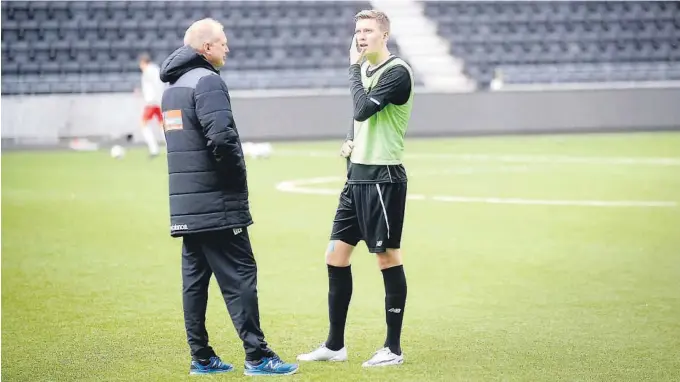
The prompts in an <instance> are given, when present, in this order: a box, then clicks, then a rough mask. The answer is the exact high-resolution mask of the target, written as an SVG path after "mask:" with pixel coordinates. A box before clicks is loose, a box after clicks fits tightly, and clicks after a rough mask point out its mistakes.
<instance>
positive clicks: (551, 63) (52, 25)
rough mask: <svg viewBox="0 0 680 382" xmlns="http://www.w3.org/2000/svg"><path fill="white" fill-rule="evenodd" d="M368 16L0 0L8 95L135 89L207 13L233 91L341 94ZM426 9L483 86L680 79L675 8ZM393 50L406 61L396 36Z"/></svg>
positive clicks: (678, 8) (498, 4) (259, 4)
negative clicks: (151, 63)
mask: <svg viewBox="0 0 680 382" xmlns="http://www.w3.org/2000/svg"><path fill="white" fill-rule="evenodd" d="M366 8H371V5H370V3H369V1H368V0H366V1H353V2H347V1H335V2H334V1H319V2H307V1H305V2H303V1H193V0H188V1H107V2H104V1H9V2H8V1H3V2H2V94H17V93H28V94H33V93H71V92H120V91H131V90H132V89H133V88H134V87H135V86H137V84H138V82H139V70H138V68H137V57H138V55H139V54H140V53H142V52H149V53H150V54H151V55H152V57H153V59H154V60H155V61H157V62H160V61H161V60H162V59H163V58H165V57H166V56H167V55H168V54H169V53H170V52H172V51H173V50H174V49H175V48H177V47H179V46H180V45H181V43H182V37H183V34H184V31H185V30H186V28H187V27H188V26H189V24H190V23H191V22H192V21H193V20H196V19H199V18H203V17H207V16H210V17H213V18H215V19H217V20H219V21H221V22H222V23H223V24H224V25H225V29H226V32H227V36H228V38H229V40H230V42H229V46H230V49H231V53H230V57H229V60H228V64H227V66H226V67H225V68H224V70H223V75H224V76H225V78H227V80H228V83H229V86H230V87H231V88H232V89H264V88H279V89H291V88H310V87H312V88H327V87H345V86H347V71H346V68H347V49H348V45H349V44H348V40H349V38H350V37H351V34H352V29H353V22H352V16H353V15H354V14H355V13H356V12H357V11H359V10H361V9H366ZM424 9H425V13H426V16H427V17H429V18H431V19H432V20H434V21H435V23H436V25H437V31H438V33H439V34H440V35H441V36H443V37H444V38H445V39H446V40H447V41H448V42H449V44H450V47H451V52H452V54H453V55H455V56H457V57H459V58H461V59H462V60H463V62H464V67H465V74H466V75H468V76H470V77H471V78H473V79H475V80H477V81H478V82H479V83H480V84H481V86H482V87H485V86H487V85H488V84H489V83H490V81H491V80H492V79H493V78H494V76H496V75H502V79H503V81H504V82H505V83H521V84H527V83H528V84H531V83H550V82H558V83H569V82H603V81H649V80H653V81H662V80H680V2H674V1H665V2H663V1H637V2H632V1H631V2H618V1H571V2H563V1H561V2H557V1H536V2H529V1H460V2H453V1H424ZM390 49H391V50H392V51H393V52H395V53H397V54H398V53H399V46H398V42H395V40H394V39H391V40H390ZM414 69H415V70H416V72H417V71H418V70H426V68H418V67H416V68H414ZM416 78H417V79H418V81H419V78H420V77H419V76H417V75H416ZM418 84H421V82H418Z"/></svg>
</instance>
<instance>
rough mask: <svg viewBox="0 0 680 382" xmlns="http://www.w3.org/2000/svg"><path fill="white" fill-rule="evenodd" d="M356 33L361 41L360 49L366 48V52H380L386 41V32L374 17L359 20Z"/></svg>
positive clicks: (358, 40) (359, 41)
mask: <svg viewBox="0 0 680 382" xmlns="http://www.w3.org/2000/svg"><path fill="white" fill-rule="evenodd" d="M354 34H355V35H356V37H357V42H358V43H359V49H366V54H367V55H369V54H372V53H377V52H379V51H380V50H381V49H382V48H383V47H384V46H385V42H386V32H384V31H383V30H382V29H381V28H380V25H378V22H377V21H376V20H373V19H360V20H357V24H356V28H355V30H354Z"/></svg>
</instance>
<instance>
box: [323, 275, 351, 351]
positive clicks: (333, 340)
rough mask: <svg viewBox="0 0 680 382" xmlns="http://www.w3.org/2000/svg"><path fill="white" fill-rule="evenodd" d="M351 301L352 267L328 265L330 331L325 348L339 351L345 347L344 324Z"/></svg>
mask: <svg viewBox="0 0 680 382" xmlns="http://www.w3.org/2000/svg"><path fill="white" fill-rule="evenodd" d="M351 299H352V266H351V265H350V266H347V267H334V266H332V265H328V320H329V321H330V329H329V331H328V339H327V340H326V347H327V348H328V349H330V350H334V351H337V350H340V349H342V348H343V347H345V322H346V321H347V309H348V308H349V301H350V300H351Z"/></svg>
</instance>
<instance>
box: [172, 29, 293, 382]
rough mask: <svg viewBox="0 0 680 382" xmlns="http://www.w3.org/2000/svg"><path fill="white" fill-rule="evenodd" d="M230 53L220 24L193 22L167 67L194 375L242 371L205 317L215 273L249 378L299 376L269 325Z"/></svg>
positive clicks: (175, 202)
mask: <svg viewBox="0 0 680 382" xmlns="http://www.w3.org/2000/svg"><path fill="white" fill-rule="evenodd" d="M228 52H229V48H228V47H227V38H226V36H225V34H224V31H223V27H222V25H221V24H220V23H218V22H217V21H215V20H212V19H203V20H199V21H197V22H195V23H194V24H192V25H191V26H190V27H189V29H187V31H186V34H185V37H184V46H183V47H181V48H179V49H177V50H176V51H175V52H173V53H172V54H171V55H170V56H169V57H168V58H167V59H165V61H164V62H163V64H162V66H161V80H162V81H163V82H166V83H169V87H168V88H167V90H166V91H165V93H164V94H163V101H162V106H161V108H162V111H163V119H164V129H165V137H166V141H167V150H168V156H167V157H168V173H169V182H170V185H169V190H170V220H171V226H170V234H171V235H172V236H173V237H182V240H183V243H182V284H183V304H184V322H185V326H186V334H187V340H188V343H189V347H190V349H191V355H192V362H191V366H190V373H191V374H208V373H221V372H227V371H231V370H233V367H232V366H231V365H229V364H226V363H224V362H222V360H221V359H220V358H219V357H218V356H217V355H216V354H215V352H214V351H213V349H212V348H211V347H210V346H209V345H208V332H207V331H206V328H205V312H206V307H207V302H208V285H209V282H210V277H211V275H212V274H213V273H214V274H215V278H216V279H217V282H218V284H219V286H220V289H221V291H222V294H223V296H224V301H225V302H226V304H227V309H228V310H229V314H230V315H231V319H232V321H233V323H234V326H235V327H236V330H237V332H238V335H239V337H240V338H241V340H242V341H243V346H244V348H245V353H246V362H245V374H246V375H281V374H293V373H295V372H296V371H297V368H298V366H297V365H295V364H286V363H284V362H283V361H281V359H280V358H279V357H278V356H277V355H276V353H274V351H272V350H271V349H270V348H269V347H268V345H267V343H266V342H265V339H264V334H263V332H262V329H261V328H260V317H259V311H258V300H257V266H256V263H255V258H254V256H253V251H252V249H251V246H250V239H249V237H248V228H247V227H248V226H249V225H251V224H252V223H253V221H252V218H251V216H250V209H249V206H248V185H247V181H246V164H245V161H244V157H243V151H242V148H241V142H240V139H239V134H238V130H237V129H236V124H235V123H234V118H233V114H232V110H231V103H230V97H229V92H228V90H227V85H226V84H225V82H224V80H223V79H222V78H221V77H220V75H219V68H221V67H222V66H223V65H224V62H225V59H226V56H227V53H228Z"/></svg>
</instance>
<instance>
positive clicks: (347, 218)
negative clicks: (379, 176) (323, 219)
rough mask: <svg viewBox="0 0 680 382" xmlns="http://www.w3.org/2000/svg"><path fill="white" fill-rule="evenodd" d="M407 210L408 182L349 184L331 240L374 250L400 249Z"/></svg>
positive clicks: (341, 202)
mask: <svg viewBox="0 0 680 382" xmlns="http://www.w3.org/2000/svg"><path fill="white" fill-rule="evenodd" d="M405 209H406V183H379V184H347V183H345V187H344V188H343V189H342V192H341V193H340V200H339V202H338V209H337V211H336V212H335V219H333V230H332V233H331V240H341V241H343V242H345V243H347V244H349V245H352V246H356V245H357V244H358V243H359V241H360V240H363V241H364V242H365V243H366V247H368V251H369V252H371V253H381V252H385V250H386V249H387V248H392V249H396V248H400V246H401V230H402V227H403V226H404V212H405Z"/></svg>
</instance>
